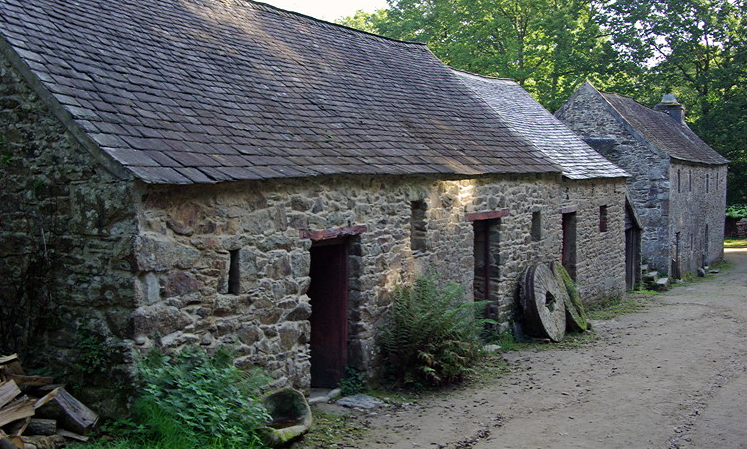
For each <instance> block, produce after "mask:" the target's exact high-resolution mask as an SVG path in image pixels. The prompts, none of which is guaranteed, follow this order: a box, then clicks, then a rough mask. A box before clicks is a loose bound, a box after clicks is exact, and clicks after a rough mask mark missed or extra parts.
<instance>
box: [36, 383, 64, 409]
mask: <svg viewBox="0 0 747 449" xmlns="http://www.w3.org/2000/svg"><path fill="white" fill-rule="evenodd" d="M60 390H62V387H57V388H55V389H54V390H52V391H50V392H49V393H47V394H46V395H44V397H42V398H41V399H38V400H37V401H36V402H35V403H34V409H37V408H39V407H41V406H42V405H44V404H46V403H47V402H49V401H51V400H52V399H54V398H55V396H57V393H59V391H60Z"/></svg>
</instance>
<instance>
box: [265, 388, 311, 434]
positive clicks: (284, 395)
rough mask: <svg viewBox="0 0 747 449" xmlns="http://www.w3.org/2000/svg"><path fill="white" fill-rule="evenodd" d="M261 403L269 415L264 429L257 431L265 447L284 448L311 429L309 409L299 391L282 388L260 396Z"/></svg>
mask: <svg viewBox="0 0 747 449" xmlns="http://www.w3.org/2000/svg"><path fill="white" fill-rule="evenodd" d="M261 401H262V405H263V406H264V407H265V408H266V409H267V413H268V414H269V415H270V421H269V422H268V423H267V424H266V427H261V428H260V429H258V432H259V435H260V438H261V439H262V442H264V443H265V444H266V445H267V446H270V447H280V446H285V445H287V444H288V443H290V442H291V441H293V440H295V439H297V438H299V437H300V436H301V435H303V434H305V433H306V432H308V431H309V428H311V422H312V416H311V408H309V404H308V403H307V402H306V397H304V395H303V393H301V392H300V391H298V390H295V389H293V388H283V389H280V390H277V391H273V392H271V393H268V394H266V395H264V396H262V399H261Z"/></svg>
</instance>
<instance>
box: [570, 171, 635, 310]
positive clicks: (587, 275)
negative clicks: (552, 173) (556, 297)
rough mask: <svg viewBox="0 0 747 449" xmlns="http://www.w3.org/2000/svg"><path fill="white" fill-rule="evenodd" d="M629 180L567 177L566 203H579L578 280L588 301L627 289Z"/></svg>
mask: <svg viewBox="0 0 747 449" xmlns="http://www.w3.org/2000/svg"><path fill="white" fill-rule="evenodd" d="M625 184H626V179H625V178H615V179H590V180H575V181H574V180H568V179H565V180H564V181H563V185H564V191H565V196H564V197H565V201H564V205H567V206H571V205H572V206H578V211H577V212H576V225H577V235H578V238H577V242H578V243H577V252H578V256H577V268H576V282H577V284H578V290H579V294H580V296H581V299H582V300H583V301H584V302H585V303H587V304H588V303H593V302H595V301H599V300H601V299H604V298H613V297H618V296H621V295H622V294H624V293H625V193H626V191H627V189H626V185H625ZM602 207H605V214H606V230H602V229H603V228H600V218H601V217H600V208H602Z"/></svg>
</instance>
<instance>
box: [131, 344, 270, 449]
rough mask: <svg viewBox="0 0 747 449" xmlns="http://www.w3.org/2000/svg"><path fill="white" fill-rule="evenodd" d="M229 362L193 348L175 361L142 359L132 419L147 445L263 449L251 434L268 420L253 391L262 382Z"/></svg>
mask: <svg viewBox="0 0 747 449" xmlns="http://www.w3.org/2000/svg"><path fill="white" fill-rule="evenodd" d="M231 360H232V357H231V356H230V354H229V353H228V352H227V351H225V350H219V351H217V352H216V353H215V355H213V356H212V357H208V356H207V355H206V354H205V353H204V352H203V351H201V350H199V349H195V348H187V349H185V350H184V351H182V352H181V353H180V354H178V355H176V356H174V357H167V356H164V355H161V354H158V353H156V352H153V353H151V354H150V355H149V356H148V357H147V358H146V359H144V360H143V361H142V362H141V363H140V366H139V373H140V376H141V379H142V383H143V384H142V392H143V395H142V396H141V397H140V398H139V399H138V401H137V402H136V418H137V421H138V422H140V423H142V424H145V425H146V426H147V430H148V433H149V438H148V439H149V440H150V441H154V442H160V444H167V445H165V446H164V447H169V448H172V447H173V448H185V449H187V448H194V447H205V446H208V447H215V448H252V447H262V444H261V442H260V440H259V437H258V436H257V434H256V432H255V430H256V429H257V428H258V427H261V426H262V425H263V424H264V423H265V422H267V421H268V419H269V416H268V415H267V412H266V410H265V409H264V407H262V405H261V404H260V402H259V401H258V400H257V397H256V391H257V388H258V387H259V386H260V385H261V384H262V383H264V382H265V381H266V379H265V378H264V377H263V376H260V375H258V374H257V373H246V372H243V371H241V370H239V369H238V368H236V367H235V366H233V365H232V364H231ZM165 442H168V443H165Z"/></svg>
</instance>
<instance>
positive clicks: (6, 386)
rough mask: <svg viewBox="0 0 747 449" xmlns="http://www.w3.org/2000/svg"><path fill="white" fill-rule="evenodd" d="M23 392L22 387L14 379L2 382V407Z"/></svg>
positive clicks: (0, 406)
mask: <svg viewBox="0 0 747 449" xmlns="http://www.w3.org/2000/svg"><path fill="white" fill-rule="evenodd" d="M19 394H21V389H20V388H18V385H16V383H15V382H14V381H12V380H9V381H7V382H3V383H0V408H2V407H3V406H4V405H5V404H7V403H9V402H10V401H12V400H13V399H15V397H16V396H18V395H19Z"/></svg>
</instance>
